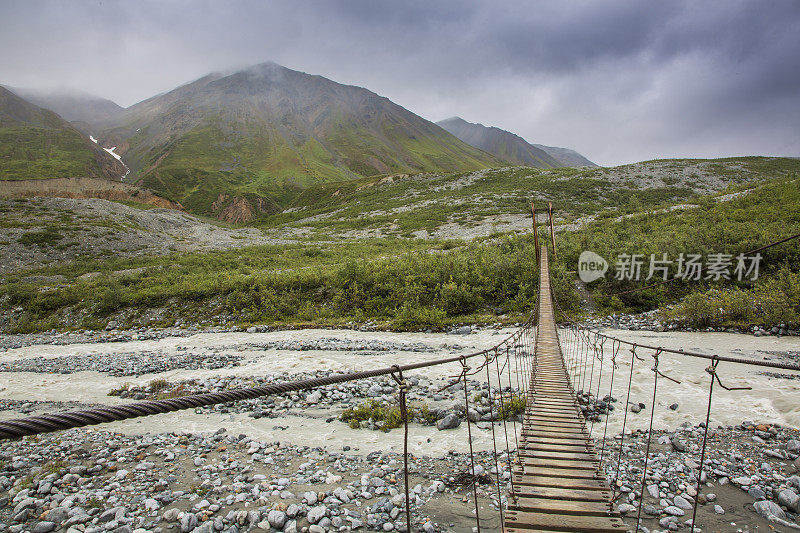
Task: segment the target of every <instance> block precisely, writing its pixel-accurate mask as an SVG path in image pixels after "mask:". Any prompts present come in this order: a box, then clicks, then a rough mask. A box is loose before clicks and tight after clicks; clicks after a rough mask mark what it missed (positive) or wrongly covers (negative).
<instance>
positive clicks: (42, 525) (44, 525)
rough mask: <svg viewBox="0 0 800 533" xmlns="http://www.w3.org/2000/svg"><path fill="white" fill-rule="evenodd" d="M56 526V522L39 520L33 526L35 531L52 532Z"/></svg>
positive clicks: (40, 532)
mask: <svg viewBox="0 0 800 533" xmlns="http://www.w3.org/2000/svg"><path fill="white" fill-rule="evenodd" d="M55 528H56V524H55V523H54V522H46V521H44V522H39V523H38V524H36V525H35V526H33V533H50V532H51V531H53V530H54V529H55Z"/></svg>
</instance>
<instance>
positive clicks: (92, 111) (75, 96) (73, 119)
mask: <svg viewBox="0 0 800 533" xmlns="http://www.w3.org/2000/svg"><path fill="white" fill-rule="evenodd" d="M9 90H11V91H12V92H14V94H17V95H18V96H20V97H22V98H24V99H25V100H27V101H28V102H31V103H33V104H36V105H37V106H39V107H43V108H45V109H49V110H50V111H53V112H55V113H58V115H59V116H60V117H61V118H63V119H64V120H66V121H68V122H70V123H72V124H73V126H75V127H77V128H78V129H79V130H81V131H82V132H84V133H85V134H87V135H88V134H91V133H93V128H94V127H96V126H97V125H98V124H100V123H102V122H104V121H107V120H109V119H111V118H113V117H115V116H117V115H119V114H120V113H122V111H123V110H124V108H123V107H121V106H119V105H117V104H116V103H115V102H112V101H111V100H108V99H106V98H101V97H99V96H94V95H92V94H87V93H83V92H79V91H73V90H57V91H38V90H35V89H25V88H12V87H9Z"/></svg>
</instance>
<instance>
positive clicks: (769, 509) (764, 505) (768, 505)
mask: <svg viewBox="0 0 800 533" xmlns="http://www.w3.org/2000/svg"><path fill="white" fill-rule="evenodd" d="M753 509H755V510H756V512H757V513H758V514H760V515H761V516H763V517H764V518H766V519H767V520H769V517H770V516H774V517H776V518H780V519H781V520H786V513H784V512H783V509H781V508H780V507H778V505H777V504H776V503H773V502H770V501H767V500H763V501H760V502H756V503H754V504H753Z"/></svg>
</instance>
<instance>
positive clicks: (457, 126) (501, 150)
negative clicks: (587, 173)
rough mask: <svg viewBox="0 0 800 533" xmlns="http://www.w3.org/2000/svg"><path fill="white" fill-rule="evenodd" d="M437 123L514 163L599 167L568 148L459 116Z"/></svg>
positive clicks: (550, 166) (473, 143)
mask: <svg viewBox="0 0 800 533" xmlns="http://www.w3.org/2000/svg"><path fill="white" fill-rule="evenodd" d="M437 124H438V125H439V126H441V127H442V128H444V129H446V130H447V131H449V132H450V133H452V134H453V135H455V136H456V137H458V138H459V139H461V140H462V141H464V142H465V143H467V144H469V145H470V146H474V147H475V148H479V149H481V150H484V151H486V152H489V153H490V154H492V155H494V156H495V157H498V158H500V159H502V160H503V161H507V162H508V163H511V164H514V165H526V166H533V167H539V168H554V167H572V166H593V167H594V166H597V165H595V164H594V163H592V162H591V161H589V160H588V159H586V158H585V157H583V156H582V155H580V154H579V153H578V152H575V151H574V150H570V149H569V148H558V147H553V146H543V145H541V144H531V143H529V142H528V141H526V140H525V139H523V138H522V137H520V136H519V135H515V134H513V133H511V132H509V131H506V130H501V129H500V128H496V127H494V126H492V127H488V126H484V125H483V124H474V123H472V122H467V121H466V120H464V119H462V118H460V117H452V118H448V119H445V120H442V121H440V122H437Z"/></svg>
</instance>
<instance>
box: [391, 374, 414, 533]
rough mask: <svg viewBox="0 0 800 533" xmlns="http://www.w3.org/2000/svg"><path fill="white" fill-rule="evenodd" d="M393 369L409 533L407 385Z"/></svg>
mask: <svg viewBox="0 0 800 533" xmlns="http://www.w3.org/2000/svg"><path fill="white" fill-rule="evenodd" d="M394 368H396V369H397V375H395V374H391V376H392V378H393V379H394V380H395V381H396V382H397V394H398V396H399V401H400V416H401V417H402V418H403V478H404V481H405V487H404V488H405V497H406V509H405V511H406V531H408V532H409V533H410V532H411V500H410V499H409V498H408V409H407V407H406V393H407V392H408V384H407V383H406V380H405V378H403V369H402V368H400V367H399V366H398V365H395V366H394Z"/></svg>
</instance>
